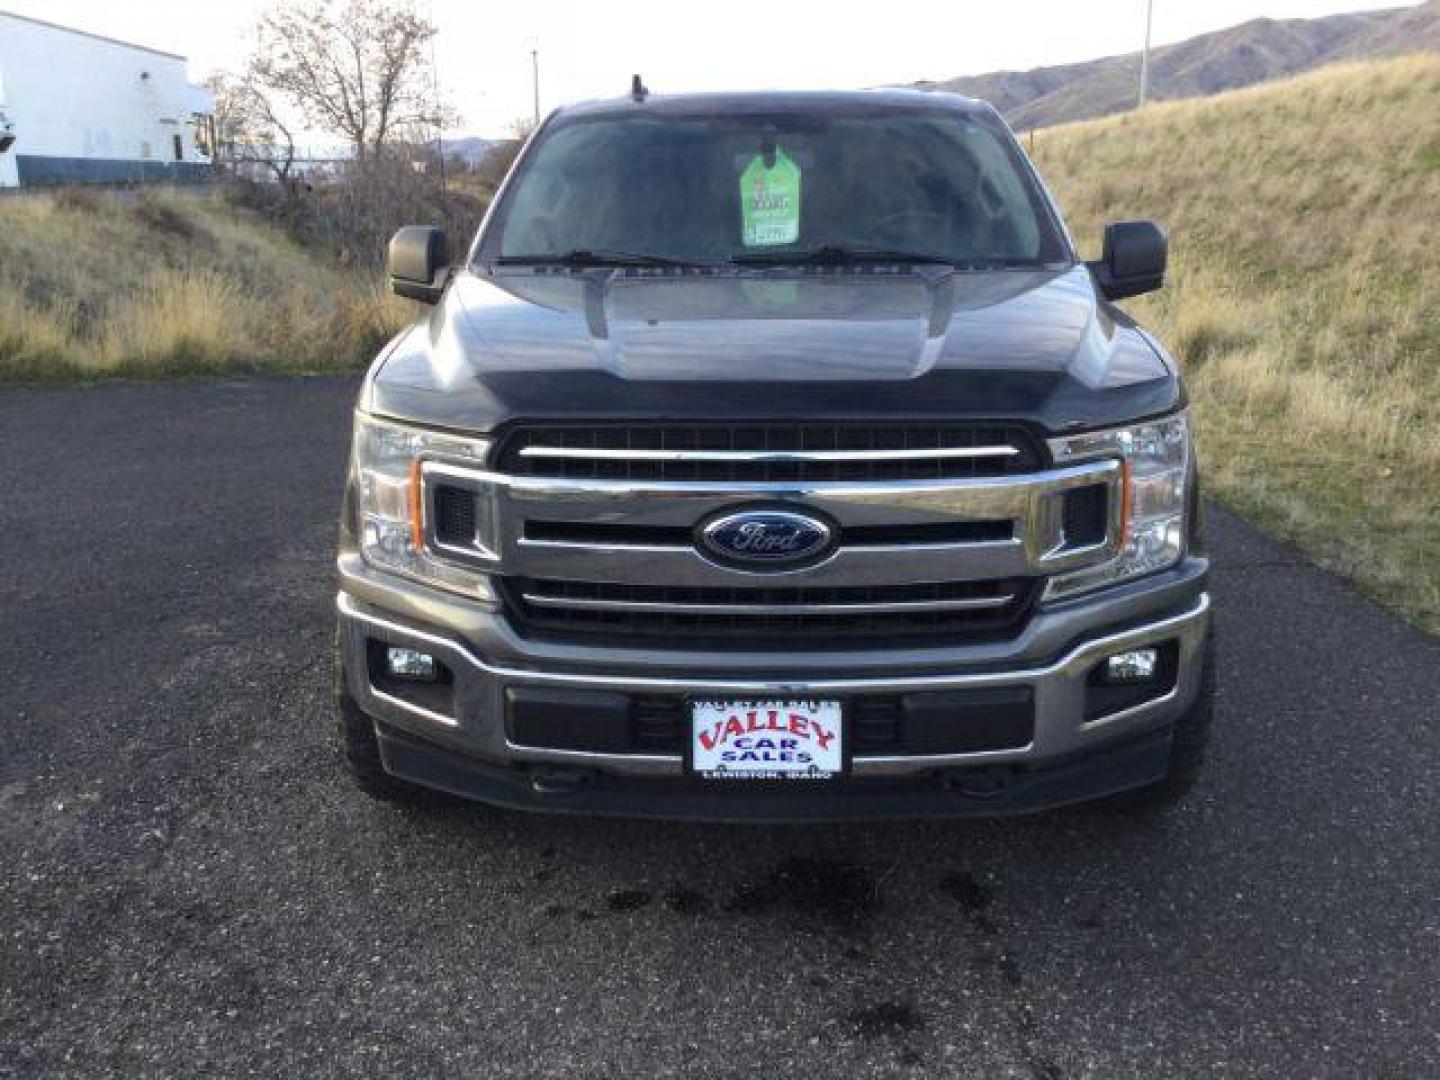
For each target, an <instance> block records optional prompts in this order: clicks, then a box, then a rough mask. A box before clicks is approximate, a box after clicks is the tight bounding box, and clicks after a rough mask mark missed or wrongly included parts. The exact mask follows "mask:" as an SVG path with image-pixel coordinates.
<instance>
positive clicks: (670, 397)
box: [337, 87, 1213, 821]
mask: <svg viewBox="0 0 1440 1080" xmlns="http://www.w3.org/2000/svg"><path fill="white" fill-rule="evenodd" d="M1165 259H1166V240H1165V236H1164V234H1163V233H1162V232H1161V230H1160V229H1159V228H1157V227H1156V226H1155V225H1153V224H1151V223H1149V222H1135V221H1131V222H1119V223H1116V224H1113V225H1111V226H1110V227H1109V228H1108V229H1107V230H1106V234H1105V246H1104V256H1103V258H1102V259H1100V260H1098V261H1096V262H1092V263H1084V262H1081V261H1080V260H1079V259H1078V258H1077V256H1076V253H1075V248H1074V245H1073V243H1072V241H1071V239H1070V237H1069V236H1068V235H1067V233H1066V230H1065V227H1064V225H1063V224H1062V222H1061V219H1060V215H1059V213H1058V211H1057V209H1056V207H1055V204H1054V202H1053V200H1052V199H1051V197H1050V196H1049V194H1048V193H1047V192H1046V190H1045V188H1044V186H1043V184H1042V183H1041V182H1040V180H1039V178H1038V177H1037V176H1036V174H1035V171H1034V169H1033V168H1032V166H1031V164H1030V162H1029V160H1028V159H1027V158H1026V157H1025V155H1024V153H1023V152H1022V150H1021V149H1020V147H1019V146H1018V145H1017V143H1016V141H1015V139H1014V137H1013V135H1012V134H1011V133H1010V131H1009V130H1008V128H1007V127H1006V126H1005V124H1004V122H1003V121H1002V120H1001V119H1000V118H999V117H998V116H997V114H996V113H995V111H994V110H993V109H991V108H990V107H989V106H988V105H985V104H983V103H981V102H976V101H971V100H968V99H964V98H959V97H953V96H949V95H943V94H928V93H919V92H910V91H866V92H856V93H825V94H735V95H695V96H673V97H664V96H650V95H648V94H646V93H645V92H643V90H641V89H639V88H638V87H637V90H636V92H635V93H634V94H632V95H631V96H629V97H626V98H622V99H618V100H614V101H604V102H596V103H590V104H585V105H579V106H575V107H570V108H565V109H561V110H559V111H557V112H556V113H554V114H553V115H552V116H550V118H549V119H548V120H547V121H546V122H545V123H544V125H543V126H542V127H541V128H540V129H539V131H537V132H536V134H535V135H534V137H533V138H532V139H531V140H530V142H529V144H528V145H527V146H526V148H525V150H524V152H523V153H522V154H521V156H520V158H519V160H518V161H517V162H516V164H515V166H514V168H513V170H512V172H511V175H510V177H509V178H508V179H507V181H506V183H505V185H504V187H503V188H502V190H501V191H500V193H499V195H498V196H497V198H496V199H495V202H494V205H493V206H492V208H491V210H490V212H489V214H488V216H487V217H486V220H485V222H484V223H483V225H482V226H481V228H480V230H479V233H478V235H477V236H476V238H475V241H474V243H473V244H472V245H471V247H470V249H469V251H468V252H467V253H466V254H465V255H464V257H463V258H455V259H452V258H451V256H450V253H449V249H448V244H447V241H446V238H445V237H444V236H443V235H442V234H441V233H439V232H437V231H435V230H432V229H420V228H412V229H404V230H401V232H400V233H399V234H397V236H396V237H395V239H394V241H393V242H392V244H391V248H390V276H391V281H392V284H393V286H394V288H395V290H396V292H398V293H400V294H401V295H402V296H407V297H410V298H413V299H416V300H420V301H422V302H424V303H427V304H430V305H433V306H432V307H431V309H430V311H429V312H428V314H427V316H426V317H425V318H424V319H422V320H421V321H419V322H417V323H416V324H415V325H414V326H412V327H411V328H410V329H408V330H406V331H405V332H404V333H402V334H400V335H399V337H397V338H396V339H395V340H394V341H393V342H392V343H391V344H390V345H389V346H388V347H387V348H386V349H385V350H384V352H383V353H382V354H381V355H380V357H379V358H378V359H377V360H376V361H375V363H374V365H373V367H372V368H371V370H370V372H369V375H368V377H367V378H366V380H365V384H364V388H363V390H362V391H361V394H360V399H359V402H358V404H357V407H356V411H355V432H354V446H353V454H352V459H351V463H350V469H349V475H348V481H347V488H346V498H345V506H344V513H343V525H342V536H341V543H340V553H339V597H338V617H339V630H338V637H337V657H338V665H337V666H338V672H339V676H338V697H339V738H340V742H341V746H342V750H343V753H344V755H345V758H346V760H347V761H348V763H349V765H350V766H351V767H352V769H353V772H354V775H355V777H356V778H357V780H358V781H359V783H360V784H361V785H362V786H363V787H364V788H365V789H366V790H368V791H370V792H372V793H374V794H377V795H383V796H395V795H400V794H405V793H407V792H409V791H413V790H415V788H416V786H423V787H430V788H438V789H442V790H445V791H448V792H453V793H455V794H459V795H463V796H467V797H471V798H475V799H479V800H482V801H485V802H491V803H497V804H503V805H506V806H513V807H524V808H530V809H538V810H553V811H569V812H578V813H603V814H625V815H645V816H659V817H693V818H703V819H714V820H761V821H813V820H839V819H852V818H875V817H881V818H891V817H906V816H940V815H962V814H991V813H1010V812H1017V811H1027V810H1036V809H1040V808H1043V807H1049V806H1054V805H1058V804H1062V803H1069V802H1076V801H1079V800H1085V799H1093V798H1100V797H1112V798H1119V799H1122V801H1126V802H1148V801H1155V800H1164V799H1167V798H1173V797H1174V796H1175V795H1177V794H1179V793H1181V792H1183V791H1184V790H1185V789H1186V788H1187V787H1188V785H1189V784H1190V783H1191V782H1192V781H1193V778H1194V776H1195V774H1196V772H1197V769H1198V768H1199V765H1200V760H1201V755H1202V753H1203V749H1204V743H1205V739H1206V734H1207V730H1208V727H1209V723H1210V709H1211V697H1212V686H1213V674H1212V664H1211V661H1210V652H1211V650H1210V648H1209V636H1210V635H1209V626H1210V600H1209V595H1208V593H1207V591H1206V578H1207V571H1208V562H1207V560H1206V558H1205V556H1204V555H1203V553H1202V551H1201V549H1200V545H1199V530H1198V526H1199V508H1198V496H1197V481H1196V467H1195V456H1194V452H1193V449H1192V446H1191V435H1190V430H1189V420H1188V418H1187V413H1186V408H1185V404H1186V402H1185V392H1184V389H1183V387H1182V385H1181V381H1180V377H1179V375H1178V373H1177V371H1176V367H1175V364H1174V363H1173V362H1172V361H1171V359H1170V358H1169V357H1168V356H1167V354H1166V353H1165V351H1164V349H1163V348H1162V347H1161V346H1160V344H1159V343H1158V342H1156V340H1155V339H1154V338H1153V337H1151V336H1150V335H1149V334H1147V333H1146V332H1145V331H1144V330H1143V329H1141V328H1140V327H1139V326H1137V325H1136V324H1135V323H1134V322H1133V321H1131V319H1130V318H1129V317H1127V316H1126V315H1125V314H1124V313H1123V312H1122V311H1120V310H1119V309H1118V308H1116V307H1115V306H1114V305H1113V303H1112V302H1113V301H1115V300H1117V299H1120V298H1123V297H1126V296H1131V295H1135V294H1137V293H1142V292H1146V291H1148V290H1152V289H1155V288H1158V287H1159V286H1160V284H1161V282H1162V279H1163V277H1164V271H1165Z"/></svg>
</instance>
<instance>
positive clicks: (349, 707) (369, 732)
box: [335, 635, 423, 802]
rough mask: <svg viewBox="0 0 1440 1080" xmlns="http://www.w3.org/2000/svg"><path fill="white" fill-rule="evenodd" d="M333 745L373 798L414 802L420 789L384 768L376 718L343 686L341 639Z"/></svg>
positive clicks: (337, 653)
mask: <svg viewBox="0 0 1440 1080" xmlns="http://www.w3.org/2000/svg"><path fill="white" fill-rule="evenodd" d="M335 714H336V716H335V719H336V724H335V745H336V749H337V750H338V751H339V752H340V760H341V761H343V762H344V763H345V768H346V770H347V771H348V772H349V773H350V778H351V780H353V781H354V782H355V786H356V787H358V788H359V789H360V790H361V791H363V792H365V794H366V795H369V796H370V797H371V798H372V799H380V800H382V801H384V802H413V801H415V800H417V799H418V798H419V797H420V795H421V794H422V791H423V789H421V788H419V787H416V786H415V785H414V784H408V783H406V782H405V781H404V780H397V779H396V778H395V777H393V776H391V775H390V774H389V773H388V772H386V771H385V765H384V763H383V762H382V761H381V760H380V742H379V740H378V739H377V738H376V737H375V722H374V721H373V720H371V719H370V717H368V716H366V715H365V714H364V713H363V712H361V711H360V706H359V705H357V704H356V703H355V699H354V698H352V697H351V696H350V692H349V691H348V690H347V689H346V687H345V665H344V661H343V660H342V658H341V654H340V642H339V637H338V635H337V637H336V642H335Z"/></svg>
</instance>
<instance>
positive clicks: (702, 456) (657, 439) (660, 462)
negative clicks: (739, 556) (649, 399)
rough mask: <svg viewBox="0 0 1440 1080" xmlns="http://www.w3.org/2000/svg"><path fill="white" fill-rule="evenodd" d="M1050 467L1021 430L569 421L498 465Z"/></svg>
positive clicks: (898, 469)
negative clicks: (619, 423)
mask: <svg viewBox="0 0 1440 1080" xmlns="http://www.w3.org/2000/svg"><path fill="white" fill-rule="evenodd" d="M1044 460H1045V459H1044V457H1043V452H1042V451H1041V449H1040V445H1039V443H1037V442H1036V441H1035V439H1033V438H1032V437H1031V435H1030V433H1029V432H1028V431H1027V430H1026V429H1025V428H1023V427H1021V426H1020V425H1017V424H814V423H793V424H792V423H777V424H714V423H697V424H624V425H575V424H561V425H545V426H525V427H519V428H515V429H513V430H511V431H510V432H508V433H506V434H505V435H504V436H503V437H502V439H501V441H500V444H499V450H498V454H497V458H496V465H497V468H498V469H499V470H500V471H502V472H505V473H507V474H510V475H512V476H544V477H553V478H558V479H590V480H655V481H667V480H678V481H738V482H742V483H743V482H788V481H796V482H805V483H810V482H825V481H887V480H943V479H957V478H969V477H986V476H1013V475H1018V474H1021V473H1028V472H1034V471H1035V470H1037V469H1039V468H1041V467H1042V465H1043V464H1044Z"/></svg>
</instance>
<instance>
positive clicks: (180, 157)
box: [172, 131, 185, 161]
mask: <svg viewBox="0 0 1440 1080" xmlns="http://www.w3.org/2000/svg"><path fill="white" fill-rule="evenodd" d="M172 138H174V140H175V160H176V161H184V160H185V140H184V139H182V138H181V137H180V133H179V132H178V131H177V132H176V133H175V134H174V135H173V136H172Z"/></svg>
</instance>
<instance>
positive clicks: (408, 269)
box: [386, 225, 450, 304]
mask: <svg viewBox="0 0 1440 1080" xmlns="http://www.w3.org/2000/svg"><path fill="white" fill-rule="evenodd" d="M386 265H387V267H388V269H389V273H390V288H391V289H393V290H394V291H395V295H397V296H403V297H405V298H406V299H407V300H419V301H420V302H421V303H422V304H434V303H437V302H438V301H439V300H440V294H441V293H443V292H444V291H445V271H446V270H447V269H448V267H449V265H450V242H449V241H448V240H447V239H446V238H445V234H444V232H442V231H441V230H439V229H428V228H424V227H422V226H419V225H409V226H406V227H405V228H403V229H401V230H400V231H399V232H397V233H396V234H395V235H394V236H393V237H391V239H390V255H389V258H388V259H387V262H386Z"/></svg>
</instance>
